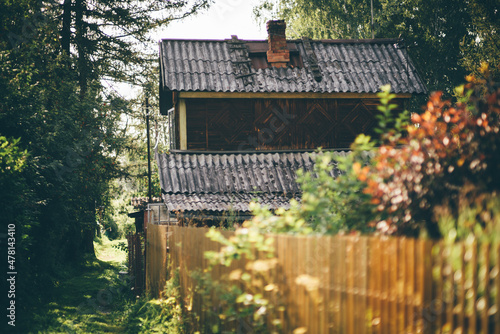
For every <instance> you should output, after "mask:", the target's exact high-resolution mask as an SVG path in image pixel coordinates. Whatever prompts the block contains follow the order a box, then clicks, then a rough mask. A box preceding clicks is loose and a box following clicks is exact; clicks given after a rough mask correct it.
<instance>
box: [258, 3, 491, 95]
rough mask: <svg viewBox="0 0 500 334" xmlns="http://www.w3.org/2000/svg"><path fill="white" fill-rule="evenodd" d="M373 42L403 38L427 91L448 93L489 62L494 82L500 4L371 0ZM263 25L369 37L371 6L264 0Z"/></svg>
mask: <svg viewBox="0 0 500 334" xmlns="http://www.w3.org/2000/svg"><path fill="white" fill-rule="evenodd" d="M373 6H374V8H373V16H374V29H373V33H374V37H375V38H398V37H401V38H403V39H404V41H405V43H406V46H407V50H408V52H409V55H410V57H411V59H412V60H413V61H414V63H415V65H416V67H417V69H418V70H419V71H420V73H421V76H422V79H423V80H424V81H425V82H426V84H427V87H428V89H429V90H430V91H433V90H442V91H445V93H448V94H450V93H452V92H453V89H454V87H456V86H458V85H459V84H461V83H462V81H463V78H464V76H465V75H466V74H468V73H471V72H474V73H476V74H478V73H477V71H476V69H477V68H478V67H479V66H480V64H481V62H488V63H489V64H490V67H491V68H492V72H493V73H492V75H493V76H495V77H496V78H497V79H498V75H499V74H500V69H499V68H498V66H499V65H500V64H499V59H500V34H499V32H500V24H499V22H500V5H499V3H498V1H495V0H468V1H462V0H437V1H436V0H434V1H427V0H404V1H398V2H394V1H390V0H374V1H373ZM255 11H256V14H257V17H259V18H261V19H262V20H263V21H264V20H267V19H269V18H281V19H285V20H286V21H287V24H288V25H289V29H288V34H289V35H290V36H293V37H298V38H300V37H301V36H309V37H311V38H340V39H348V38H371V37H372V29H371V9H370V1H364V0H344V1H323V0H312V1H311V0H265V1H262V4H261V6H260V7H258V8H256V10H255Z"/></svg>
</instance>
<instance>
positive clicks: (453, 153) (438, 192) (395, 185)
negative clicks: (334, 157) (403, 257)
mask: <svg viewBox="0 0 500 334" xmlns="http://www.w3.org/2000/svg"><path fill="white" fill-rule="evenodd" d="M482 71H483V73H484V75H485V76H486V77H489V76H488V74H487V72H488V69H487V67H486V66H485V67H483V69H482ZM468 80H469V81H470V82H469V83H468V84H466V85H465V86H462V87H459V89H458V94H459V96H460V98H459V101H458V102H456V103H452V102H451V101H449V100H443V99H442V93H440V92H436V93H433V94H432V95H431V97H430V99H429V102H428V103H427V105H426V108H425V111H424V112H423V113H422V114H420V115H419V114H413V115H412V122H413V125H411V126H408V127H407V131H408V135H407V136H404V137H401V138H398V137H392V138H389V139H388V141H387V142H386V143H385V144H384V145H382V146H380V147H379V148H378V149H377V150H376V153H375V156H374V159H373V167H372V168H371V169H370V168H367V169H366V170H358V171H357V175H358V179H363V180H366V182H367V187H366V188H365V189H364V190H363V193H364V194H368V195H370V196H371V197H372V200H371V201H372V203H374V204H376V205H377V206H378V211H379V212H383V213H384V215H385V216H386V219H385V220H384V222H383V223H379V224H380V227H381V228H383V229H384V230H386V231H387V232H390V231H393V232H395V231H398V232H399V233H410V231H411V230H412V229H415V230H418V229H419V228H420V227H422V226H421V225H422V223H425V224H426V227H427V230H428V232H429V233H430V234H431V236H435V237H436V236H439V234H440V232H439V230H438V228H437V218H436V216H435V214H436V212H435V210H436V208H437V207H438V206H440V205H446V206H447V207H449V208H450V213H451V214H452V215H453V216H455V217H457V216H458V215H459V214H460V209H461V207H463V206H464V204H466V203H465V202H464V201H460V200H459V199H460V198H461V196H462V197H463V196H464V195H465V196H466V197H469V198H476V197H478V196H479V195H481V194H492V195H493V196H495V194H496V192H498V191H499V190H500V182H499V179H498V176H497V173H498V171H499V170H500V152H499V149H500V137H499V132H500V99H499V96H500V87H499V86H498V84H497V83H494V82H493V81H491V80H485V79H482V80H477V79H475V78H474V77H469V78H468ZM475 219H476V220H477V222H478V223H480V224H482V225H483V226H484V227H486V223H487V222H486V221H484V218H482V217H481V216H480V215H478V217H476V218H475ZM471 232H473V231H471Z"/></svg>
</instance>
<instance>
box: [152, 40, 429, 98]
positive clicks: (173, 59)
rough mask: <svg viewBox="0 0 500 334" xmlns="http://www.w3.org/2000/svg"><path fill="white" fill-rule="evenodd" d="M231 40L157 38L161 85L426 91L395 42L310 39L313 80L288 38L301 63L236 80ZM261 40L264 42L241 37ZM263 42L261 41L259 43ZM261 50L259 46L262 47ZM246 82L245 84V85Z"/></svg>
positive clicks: (254, 89) (224, 89) (222, 89)
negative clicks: (316, 74) (318, 74)
mask: <svg viewBox="0 0 500 334" xmlns="http://www.w3.org/2000/svg"><path fill="white" fill-rule="evenodd" d="M230 42H231V41H230V40H176V39H164V40H162V41H160V71H161V85H162V87H163V89H166V90H169V91H202V92H290V93H305V92H314V93H375V92H377V91H379V88H380V86H381V85H384V84H391V86H392V91H393V92H395V93H412V94H413V93H425V92H426V88H425V86H424V84H423V82H422V80H421V79H420V78H419V76H418V74H417V71H416V70H415V67H414V66H413V64H412V62H411V60H409V59H408V57H407V53H406V51H405V50H404V48H400V47H398V44H397V41H396V40H344V41H336V40H323V41H320V40H312V41H310V44H311V47H312V50H313V52H314V54H315V55H316V58H317V64H318V66H319V70H320V72H321V75H322V80H321V81H319V82H318V81H316V80H315V79H314V76H313V72H312V70H311V65H312V64H311V63H310V62H309V60H308V57H307V55H306V51H305V47H304V42H303V41H302V40H293V41H288V44H289V45H290V46H292V47H293V48H294V49H296V50H297V51H298V52H299V54H300V56H301V58H302V60H303V63H304V67H291V66H288V67H286V68H275V67H268V68H263V69H255V68H253V67H252V68H251V73H253V75H252V80H251V81H250V83H248V82H245V81H244V80H245V78H239V77H238V76H239V75H238V74H239V73H238V70H237V66H235V64H234V61H235V60H236V59H235V55H234V53H232V52H231V48H230ZM243 42H245V43H252V44H253V45H257V44H258V43H266V44H267V41H243ZM264 46H265V45H264ZM261 48H262V47H261ZM245 83H247V84H245Z"/></svg>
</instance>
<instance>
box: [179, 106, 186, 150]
mask: <svg viewBox="0 0 500 334" xmlns="http://www.w3.org/2000/svg"><path fill="white" fill-rule="evenodd" d="M179 139H180V149H181V150H187V122H186V100H185V99H183V98H180V99H179Z"/></svg>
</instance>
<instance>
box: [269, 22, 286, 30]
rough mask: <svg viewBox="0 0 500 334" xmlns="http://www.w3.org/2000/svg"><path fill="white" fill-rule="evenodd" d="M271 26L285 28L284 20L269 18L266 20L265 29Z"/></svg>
mask: <svg viewBox="0 0 500 334" xmlns="http://www.w3.org/2000/svg"><path fill="white" fill-rule="evenodd" d="M272 28H278V29H286V22H285V20H269V21H267V23H266V29H267V30H269V29H272Z"/></svg>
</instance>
